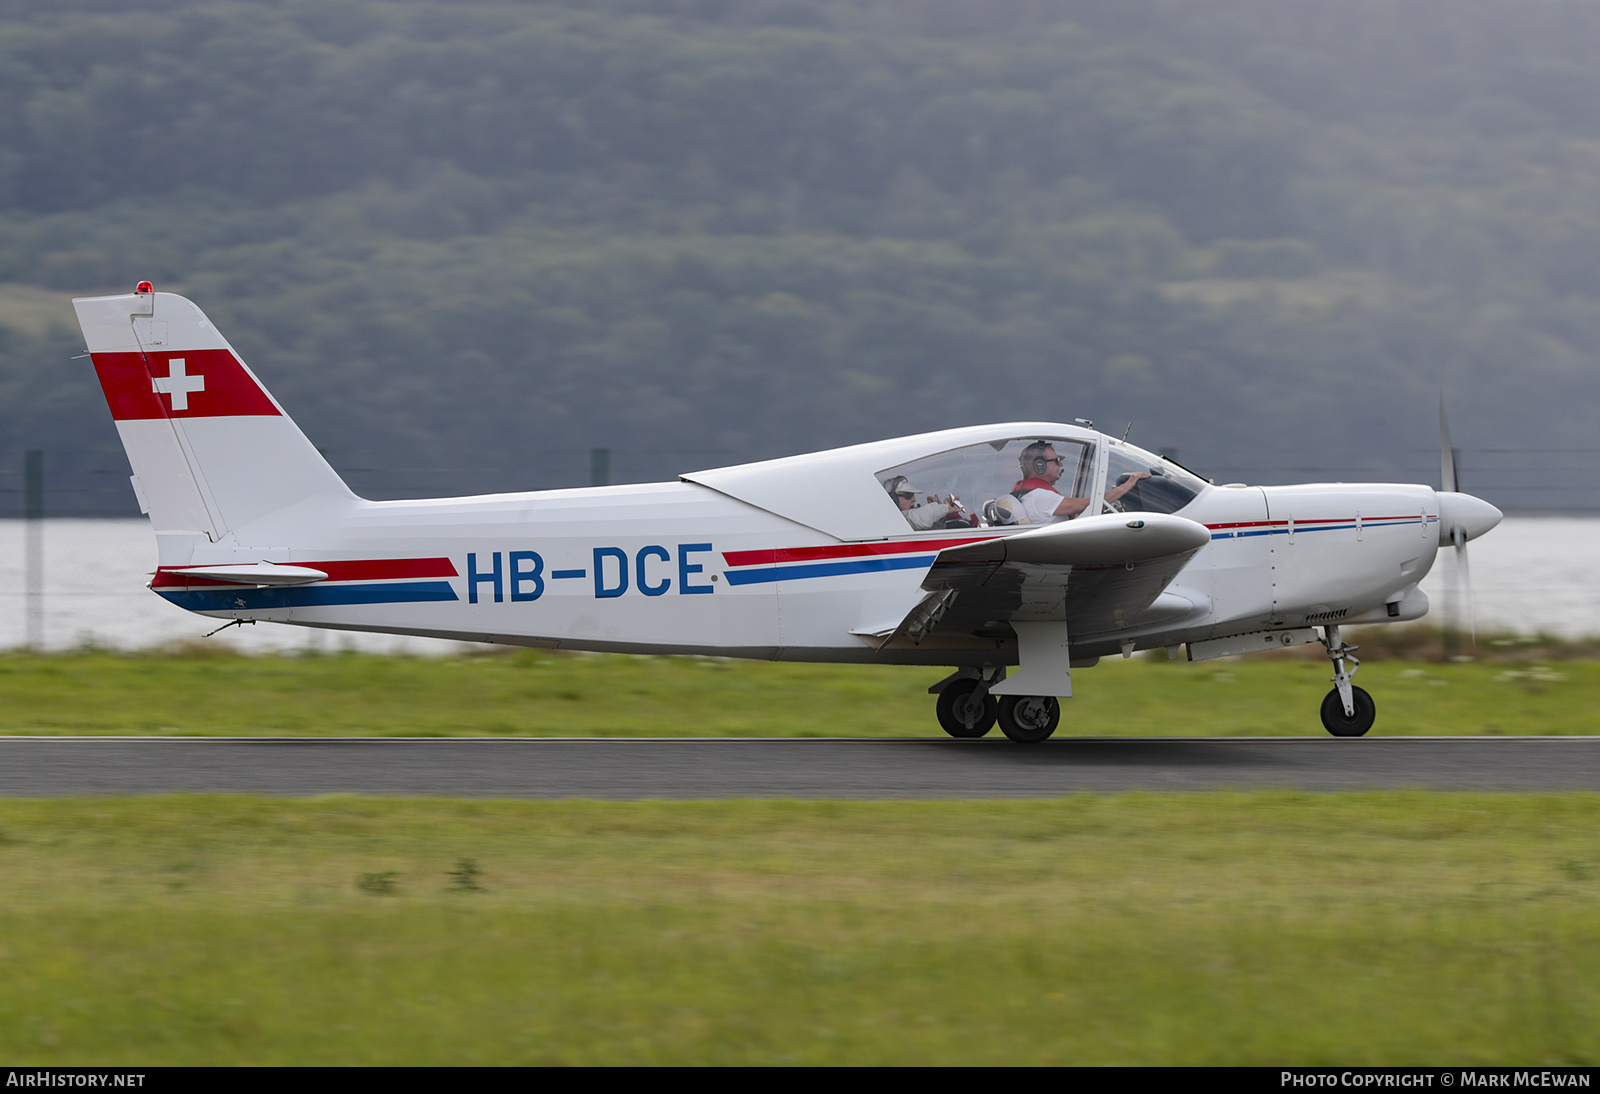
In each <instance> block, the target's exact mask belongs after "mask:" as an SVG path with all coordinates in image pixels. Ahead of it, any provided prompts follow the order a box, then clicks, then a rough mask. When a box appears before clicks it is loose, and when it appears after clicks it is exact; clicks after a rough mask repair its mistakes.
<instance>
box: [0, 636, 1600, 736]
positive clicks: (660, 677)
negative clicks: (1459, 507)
mask: <svg viewBox="0 0 1600 1094" xmlns="http://www.w3.org/2000/svg"><path fill="white" fill-rule="evenodd" d="M943 674H944V670H941V669H926V668H896V667H874V666H835V665H793V664H773V663H768V662H749V661H728V660H717V659H710V658H676V657H627V656H602V657H587V656H570V655H566V656H564V655H554V654H548V653H542V652H537V651H518V652H512V653H504V654H498V655H490V656H466V657H453V658H438V659H433V658H408V657H384V656H377V655H366V654H335V655H330V656H284V657H243V656H234V655H226V654H224V655H210V656H204V655H200V654H196V653H193V652H179V653H169V654H116V653H109V652H96V651H83V652H76V653H69V654H50V655H43V656H40V655H34V654H26V653H9V654H3V655H0V733H28V734H157V733H166V734H198V735H219V734H220V735H232V734H273V735H287V736H322V735H400V736H457V735H470V736H480V735H517V736H551V735H609V736H856V737H872V736H930V735H931V736H939V735H940V733H939V729H938V726H937V725H936V723H935V721H934V717H933V698H932V697H931V696H929V695H928V694H927V693H926V691H927V686H928V685H929V684H930V683H932V682H933V681H935V680H937V679H939V678H940V677H941V676H942V675H943ZM1329 676H1330V669H1329V667H1328V664H1327V662H1326V661H1325V660H1321V659H1308V658H1301V659H1284V660H1254V659H1249V658H1245V659H1236V660H1225V661H1208V662H1200V663H1196V664H1189V663H1187V662H1170V663H1169V662H1167V661H1164V660H1151V659H1148V658H1145V657H1137V658H1134V659H1132V660H1129V661H1123V660H1120V659H1116V658H1112V659H1107V660H1105V661H1102V662H1101V664H1100V665H1099V666H1098V667H1096V668H1093V669H1080V670H1078V671H1077V672H1076V673H1074V687H1075V689H1076V691H1077V695H1076V696H1075V697H1074V698H1072V699H1071V700H1069V701H1068V702H1067V703H1066V705H1065V710H1064V715H1063V719H1062V728H1061V729H1060V730H1059V732H1060V733H1061V734H1078V735H1085V736H1155V735H1174V736H1232V735H1239V734H1245V735H1256V734H1267V735H1310V736H1318V735H1321V734H1322V732H1323V730H1322V727H1321V724H1320V722H1319V721H1318V717H1317V708H1318V704H1319V703H1320V702H1321V700H1322V697H1323V695H1324V694H1325V693H1326V692H1327V691H1328V689H1329V687H1330V684H1329V680H1328V678H1329ZM1357 682H1358V683H1360V684H1361V685H1362V686H1364V687H1366V688H1367V690H1368V691H1370V692H1371V693H1372V694H1373V696H1374V698H1375V699H1376V701H1377V705H1378V722H1377V726H1376V727H1375V728H1374V730H1373V733H1374V734H1377V735H1383V734H1405V735H1419V734H1421V735H1427V734H1480V733H1481V734H1590V733H1595V732H1597V731H1600V715H1597V714H1596V713H1595V712H1596V711H1600V662H1597V661H1592V660H1567V661H1550V662H1548V663H1537V662H1533V661H1529V660H1526V659H1524V660H1506V661H1502V662H1495V663H1489V662H1473V663H1437V662H1408V661H1398V660H1373V661H1369V662H1368V663H1367V664H1366V665H1364V666H1363V667H1362V669H1361V671H1360V675H1359V676H1358V678H1357Z"/></svg>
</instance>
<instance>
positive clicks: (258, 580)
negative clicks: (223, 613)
mask: <svg viewBox="0 0 1600 1094" xmlns="http://www.w3.org/2000/svg"><path fill="white" fill-rule="evenodd" d="M162 572H163V573H167V574H177V575H180V576H182V577H197V578H200V579H202V580H204V581H226V582H228V583H230V584H233V585H310V584H311V583H312V582H315V581H326V580H328V575H327V574H326V573H324V572H323V571H321V570H313V569H312V568H311V567H309V566H283V565H280V564H279V563H276V562H252V563H247V564H243V565H233V566H184V567H180V568H174V569H169V570H164V571H162Z"/></svg>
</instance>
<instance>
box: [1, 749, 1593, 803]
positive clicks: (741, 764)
mask: <svg viewBox="0 0 1600 1094" xmlns="http://www.w3.org/2000/svg"><path fill="white" fill-rule="evenodd" d="M1266 787H1280V788H1293V789H1300V790H1323V791H1326V790H1370V789H1388V788H1396V787H1429V788H1433V789H1441V790H1600V737H1531V738H1530V737H1509V738H1508V737H1374V738H1365V739H1357V740H1339V739H1336V738H1332V737H1325V738H1316V737H1294V738H1238V737H1232V738H1170V737H1164V738H1134V739H1129V738H1057V739H1053V740H1050V741H1047V742H1045V743H1044V744H1042V745H1015V744H1012V743H1011V742H1009V741H1007V740H1004V739H1003V738H996V739H984V740H980V741H956V740H949V739H943V740H941V739H928V738H914V739H901V740H883V739H848V738H827V739H823V738H715V739H713V738H535V739H530V738H524V739H517V740H506V739H503V738H493V739H487V738H471V739H462V738H432V739H416V738H404V739H401V738H339V739H320V740H319V739H306V738H216V737H212V738H206V737H5V738H0V795H3V796H7V797H55V796H59V795H64V794H161V793H173V792H183V791H190V792H196V791H222V792H256V793H266V794H284V795H312V794H408V795H415V794H422V795H441V796H457V797H503V798H610V799H621V800H627V799H639V798H854V799H871V798H879V799H882V798H1038V797H1053V796H1056V795H1060V794H1072V793H1081V792H1086V791H1087V792H1105V791H1117V790H1214V789H1225V788H1237V789H1260V788H1266Z"/></svg>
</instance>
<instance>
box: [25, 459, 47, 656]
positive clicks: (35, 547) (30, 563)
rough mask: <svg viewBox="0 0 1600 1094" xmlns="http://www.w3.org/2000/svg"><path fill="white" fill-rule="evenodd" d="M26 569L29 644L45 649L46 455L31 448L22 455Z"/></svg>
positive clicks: (31, 647)
mask: <svg viewBox="0 0 1600 1094" xmlns="http://www.w3.org/2000/svg"><path fill="white" fill-rule="evenodd" d="M22 479H23V497H24V501H23V509H22V514H23V517H24V518H25V519H24V533H23V536H24V543H25V545H24V548H23V554H24V556H25V559H26V561H25V563H24V565H25V567H26V569H27V576H26V578H25V584H26V586H27V610H26V612H25V615H26V617H27V632H26V633H27V644H28V648H29V649H33V650H42V649H44V453H43V452H41V451H40V450H39V449H37V448H30V449H28V450H27V451H26V452H24V453H23V455H22Z"/></svg>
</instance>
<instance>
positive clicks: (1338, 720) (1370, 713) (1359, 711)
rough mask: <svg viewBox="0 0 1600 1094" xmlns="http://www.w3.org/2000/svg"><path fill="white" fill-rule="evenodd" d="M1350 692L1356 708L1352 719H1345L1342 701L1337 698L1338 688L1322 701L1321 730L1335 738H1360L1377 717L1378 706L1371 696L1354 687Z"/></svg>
mask: <svg viewBox="0 0 1600 1094" xmlns="http://www.w3.org/2000/svg"><path fill="white" fill-rule="evenodd" d="M1350 691H1351V698H1352V699H1354V700H1355V702H1354V704H1353V705H1354V706H1355V708H1356V713H1355V717H1353V718H1347V717H1345V713H1344V700H1342V699H1340V698H1339V689H1338V688H1334V689H1333V690H1332V691H1330V692H1328V694H1327V695H1326V696H1324V697H1323V700H1322V725H1323V728H1325V729H1326V730H1327V731H1328V732H1329V733H1331V734H1333V735H1334V736H1335V737H1360V736H1362V735H1364V734H1365V733H1366V732H1367V730H1369V729H1371V728H1372V723H1373V720H1374V719H1375V718H1377V716H1378V705H1377V704H1376V703H1374V702H1373V701H1372V696H1370V695H1368V694H1367V693H1366V692H1365V691H1364V690H1362V689H1361V688H1358V687H1356V686H1354V685H1351V687H1350Z"/></svg>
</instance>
